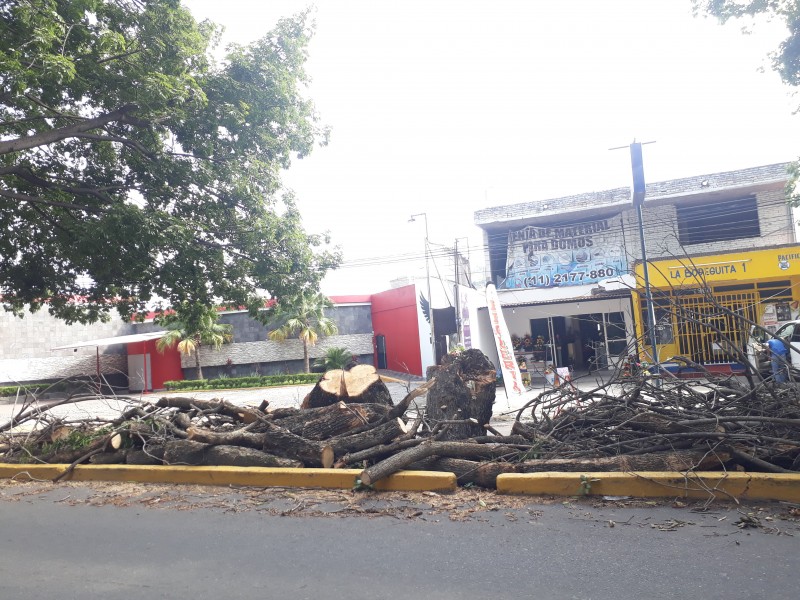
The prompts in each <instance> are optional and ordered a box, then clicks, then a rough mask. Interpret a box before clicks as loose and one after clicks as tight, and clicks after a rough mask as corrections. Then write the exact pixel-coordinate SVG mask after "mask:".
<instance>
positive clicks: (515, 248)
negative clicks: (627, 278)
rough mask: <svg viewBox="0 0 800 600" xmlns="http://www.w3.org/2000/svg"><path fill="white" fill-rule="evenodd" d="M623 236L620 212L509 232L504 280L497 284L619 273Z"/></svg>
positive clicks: (575, 281)
mask: <svg viewBox="0 0 800 600" xmlns="http://www.w3.org/2000/svg"><path fill="white" fill-rule="evenodd" d="M621 235H622V217H621V216H619V217H614V218H613V219H598V220H595V221H586V222H583V223H576V224H572V225H569V226H565V227H534V226H530V227H525V228H524V229H519V230H517V231H511V232H509V234H508V263H507V265H506V279H505V281H504V282H503V283H502V284H501V286H500V287H501V288H504V289H515V288H536V287H561V286H568V285H582V284H586V283H597V282H598V281H601V280H603V279H608V278H610V277H616V276H618V275H622V274H624V273H626V272H627V268H628V263H627V260H626V258H625V252H624V249H623V247H622V238H621Z"/></svg>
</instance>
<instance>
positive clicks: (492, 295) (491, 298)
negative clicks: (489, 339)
mask: <svg viewBox="0 0 800 600" xmlns="http://www.w3.org/2000/svg"><path fill="white" fill-rule="evenodd" d="M486 306H487V308H488V309H489V322H490V323H491V325H492V333H493V334H494V342H495V344H496V345H497V355H498V357H499V358H500V370H501V372H502V373H503V385H504V386H505V388H506V395H507V396H509V397H510V396H511V395H512V394H517V395H520V394H522V393H524V392H525V387H524V385H523V383H522V374H521V373H520V372H519V365H518V364H517V359H516V358H515V357H514V347H513V346H512V345H511V335H510V334H509V333H508V326H507V325H506V320H505V319H504V318H503V309H502V308H501V306H500V299H499V298H498V297H497V290H496V289H495V287H494V285H492V284H491V283H490V284H489V285H487V286H486Z"/></svg>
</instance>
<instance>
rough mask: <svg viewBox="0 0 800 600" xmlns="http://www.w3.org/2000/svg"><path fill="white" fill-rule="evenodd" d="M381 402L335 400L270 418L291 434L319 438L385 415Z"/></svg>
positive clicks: (344, 431)
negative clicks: (292, 413)
mask: <svg viewBox="0 0 800 600" xmlns="http://www.w3.org/2000/svg"><path fill="white" fill-rule="evenodd" d="M388 412H389V407H388V406H386V405H385V404H345V403H344V402H337V403H335V404H331V405H330V406H324V407H321V408H310V409H307V410H301V411H299V412H298V413H297V414H295V415H292V416H288V417H286V418H283V419H280V420H277V421H273V423H274V424H275V425H276V426H278V427H281V428H283V429H286V430H287V431H291V432H292V433H294V434H295V435H299V436H301V437H304V438H307V439H310V440H323V439H325V438H328V437H333V436H335V435H341V434H344V433H347V432H348V431H352V430H354V429H357V428H360V427H361V426H362V425H368V424H370V423H377V422H379V421H382V420H383V419H384V418H385V417H386V416H387V414H388Z"/></svg>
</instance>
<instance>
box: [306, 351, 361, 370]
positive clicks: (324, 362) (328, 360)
mask: <svg viewBox="0 0 800 600" xmlns="http://www.w3.org/2000/svg"><path fill="white" fill-rule="evenodd" d="M354 361H355V357H354V356H353V353H352V352H350V350H348V349H347V348H338V347H334V348H328V349H327V350H326V351H325V354H323V355H322V356H320V357H319V358H318V359H317V360H315V361H314V367H315V368H318V369H322V370H323V371H331V370H333V369H346V368H347V367H348V366H350V365H351V364H353V362H354Z"/></svg>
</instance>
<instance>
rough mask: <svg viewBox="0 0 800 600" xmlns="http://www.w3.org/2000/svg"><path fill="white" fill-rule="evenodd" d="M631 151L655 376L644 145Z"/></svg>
mask: <svg viewBox="0 0 800 600" xmlns="http://www.w3.org/2000/svg"><path fill="white" fill-rule="evenodd" d="M630 149H631V172H632V173H633V188H632V191H631V200H632V202H633V205H634V206H635V207H636V216H637V217H638V219H639V240H640V242H641V245H642V274H643V275H644V294H645V299H646V301H647V328H648V329H649V332H650V335H649V336H648V337H649V338H650V340H649V341H650V352H651V353H652V355H653V374H659V373H660V372H661V369H660V367H659V364H658V363H659V361H658V342H657V339H656V309H655V306H653V293H652V291H651V289H650V272H649V269H648V264H647V243H646V242H645V238H644V223H643V219H642V204H644V197H645V182H644V162H643V160H642V144H641V143H640V142H637V141H635V140H634V142H633V143H632V144H631V146H630Z"/></svg>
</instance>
